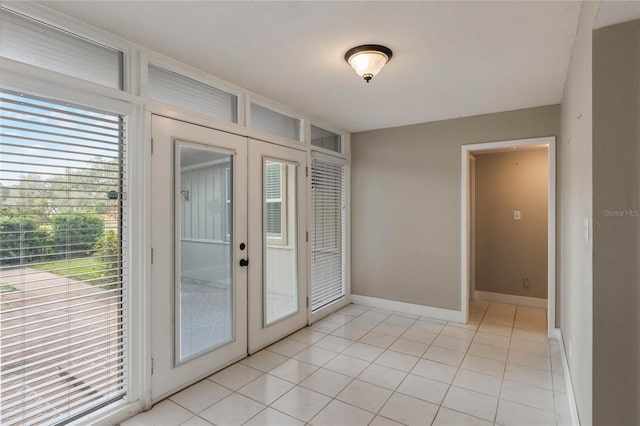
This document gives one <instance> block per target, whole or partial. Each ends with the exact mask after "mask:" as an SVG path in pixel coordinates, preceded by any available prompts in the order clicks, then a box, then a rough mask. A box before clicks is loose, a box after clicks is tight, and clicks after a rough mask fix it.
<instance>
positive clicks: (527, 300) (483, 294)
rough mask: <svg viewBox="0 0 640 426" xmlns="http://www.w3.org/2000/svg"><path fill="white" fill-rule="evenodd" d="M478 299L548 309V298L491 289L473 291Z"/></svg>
mask: <svg viewBox="0 0 640 426" xmlns="http://www.w3.org/2000/svg"><path fill="white" fill-rule="evenodd" d="M473 295H474V297H475V298H476V299H480V300H488V301H490V302H498V303H510V304H512V305H522V306H530V307H532V308H540V309H547V306H548V301H547V299H538V298H537V297H526V296H514V295H512V294H502V293H492V292H490V291H480V290H476V291H474V292H473Z"/></svg>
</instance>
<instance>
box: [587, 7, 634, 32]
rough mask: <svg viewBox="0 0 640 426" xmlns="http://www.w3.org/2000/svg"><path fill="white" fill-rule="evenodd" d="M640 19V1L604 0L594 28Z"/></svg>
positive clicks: (599, 8)
mask: <svg viewBox="0 0 640 426" xmlns="http://www.w3.org/2000/svg"><path fill="white" fill-rule="evenodd" d="M634 19H640V1H638V0H636V1H603V2H601V3H600V6H599V7H598V15H597V16H596V22H595V23H594V25H593V28H594V29H598V28H602V27H608V26H609V25H615V24H619V23H621V22H627V21H632V20H634Z"/></svg>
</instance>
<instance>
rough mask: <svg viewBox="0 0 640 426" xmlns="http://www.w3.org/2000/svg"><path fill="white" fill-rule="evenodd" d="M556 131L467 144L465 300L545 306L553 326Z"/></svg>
mask: <svg viewBox="0 0 640 426" xmlns="http://www.w3.org/2000/svg"><path fill="white" fill-rule="evenodd" d="M555 149H556V148H555V137H543V138H533V139H520V140H511V141H502V142H491V143H482V144H473V145H463V146H462V168H461V171H462V179H461V225H462V233H461V285H462V288H461V294H462V300H461V306H462V312H463V318H464V320H465V322H466V321H468V320H469V318H470V313H469V301H470V300H487V301H491V302H494V303H496V302H497V303H509V304H514V305H521V306H522V305H524V306H530V307H534V308H544V309H546V315H547V318H546V323H547V332H548V334H551V332H552V331H553V330H554V329H555V295H556V293H555V288H556V283H555V241H556V236H555V234H556V229H555V228H556V227H555V197H556V196H555V187H556V174H555V170H556V158H555V153H556V151H555Z"/></svg>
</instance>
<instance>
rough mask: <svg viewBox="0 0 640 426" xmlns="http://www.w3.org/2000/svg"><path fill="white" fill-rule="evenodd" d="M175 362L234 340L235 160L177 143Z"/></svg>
mask: <svg viewBox="0 0 640 426" xmlns="http://www.w3.org/2000/svg"><path fill="white" fill-rule="evenodd" d="M176 169H177V170H178V173H176V175H175V192H176V193H175V200H176V201H175V224H176V226H175V228H176V230H175V232H176V242H175V247H176V256H175V259H176V265H175V267H176V277H175V281H174V282H175V311H174V315H175V340H174V342H175V347H176V364H177V363H179V362H181V361H183V360H185V359H187V358H189V357H192V356H194V355H197V354H200V353H202V352H205V351H208V350H211V349H213V348H216V347H219V346H222V345H224V344H226V343H229V342H231V341H232V340H233V329H234V327H233V326H234V324H233V296H234V295H233V267H232V262H233V255H232V249H231V248H232V247H233V245H232V236H233V232H232V229H233V228H232V226H233V221H232V219H233V182H232V177H233V161H232V156H231V155H229V154H227V153H222V152H216V151H215V150H214V149H209V148H205V147H195V146H193V145H189V144H186V143H180V142H178V143H176Z"/></svg>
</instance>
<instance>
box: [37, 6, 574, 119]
mask: <svg viewBox="0 0 640 426" xmlns="http://www.w3.org/2000/svg"><path fill="white" fill-rule="evenodd" d="M41 3H43V4H45V5H46V6H48V7H50V8H53V9H56V10H58V11H61V12H63V13H65V14H67V15H70V16H72V17H75V18H78V19H80V20H82V21H84V22H88V23H90V24H93V25H95V26H97V27H99V28H102V29H105V30H107V31H110V32H112V33H115V34H117V35H120V36H122V37H124V38H127V39H129V40H132V41H134V42H137V43H139V44H141V45H144V46H147V47H149V48H151V49H153V50H156V51H158V52H160V53H163V54H165V55H167V56H170V57H172V58H174V59H177V60H179V61H181V62H184V63H186V64H189V65H191V66H193V67H196V68H198V69H201V70H203V71H207V72H209V73H211V74H213V75H215V76H217V77H220V78H222V79H225V80H227V81H230V82H233V83H235V84H237V85H240V86H243V87H245V88H247V89H250V90H252V91H254V92H256V93H260V94H262V95H264V96H266V97H268V98H271V99H273V100H276V101H279V102H281V103H284V104H287V105H290V106H292V107H294V108H296V109H299V110H301V111H304V112H305V113H307V114H310V115H312V116H314V117H316V118H318V119H321V120H324V121H327V122H331V123H334V124H336V125H338V126H341V127H342V128H344V129H345V130H348V131H362V130H370V129H376V128H383V127H393V126H400V125H405V124H413V123H421V122H428V121H435V120H442V119H448V118H455V117H464V116H471V115H477V114H484V113H491V112H498V111H506V110H512V109H518V108H526V107H533V106H540V105H549V104H556V103H559V102H560V100H561V97H562V88H563V85H564V79H565V75H566V71H567V67H568V64H569V59H570V55H571V49H572V46H573V40H574V37H575V32H576V27H577V23H578V17H579V13H580V3H579V2H566V1H558V2H539V1H521V2H404V1H391V2H335V1H330V2H329V1H328V2H322V1H300V2H295V1H290V2H268V1H259V2H217V1H215V2H214V1H196V2H191V1H127V2H123V1H98V2H94V1H53V2H51V1H42V2H41ZM365 43H377V44H384V45H386V46H388V47H390V48H391V49H392V50H393V53H394V55H393V59H392V60H391V62H390V63H389V64H388V65H387V66H386V67H385V68H384V69H383V70H382V72H381V74H379V75H378V76H376V77H375V78H374V79H373V81H372V82H371V83H370V84H365V82H364V81H363V80H362V79H361V78H360V77H358V76H357V75H356V74H355V72H353V70H352V69H351V68H350V67H349V66H348V65H347V63H346V62H345V61H344V58H343V56H344V52H345V51H347V50H348V49H349V48H351V47H353V46H356V45H359V44H365Z"/></svg>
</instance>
